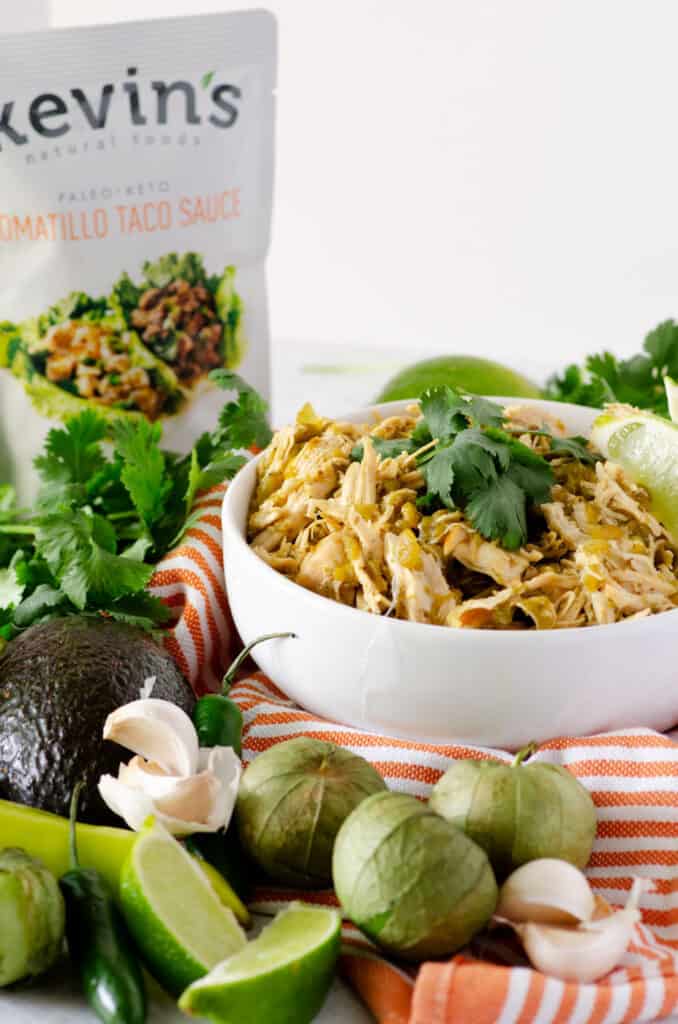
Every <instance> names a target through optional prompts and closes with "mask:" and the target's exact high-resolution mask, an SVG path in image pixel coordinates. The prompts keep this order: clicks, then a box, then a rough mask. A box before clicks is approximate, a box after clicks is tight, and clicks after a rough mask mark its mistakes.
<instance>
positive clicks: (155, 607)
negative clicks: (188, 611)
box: [106, 592, 172, 632]
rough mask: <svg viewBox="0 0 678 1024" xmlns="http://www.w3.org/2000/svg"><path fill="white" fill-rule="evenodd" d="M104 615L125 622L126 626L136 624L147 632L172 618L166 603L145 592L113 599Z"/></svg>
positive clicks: (152, 630)
mask: <svg viewBox="0 0 678 1024" xmlns="http://www.w3.org/2000/svg"><path fill="white" fill-rule="evenodd" d="M106 615H107V616H109V617H110V618H112V619H115V620H116V622H125V623H126V624H127V625H128V626H136V628H137V629H144V630H147V631H148V632H154V631H155V630H156V629H157V628H158V627H159V626H164V625H166V624H167V623H168V622H170V620H171V619H172V612H171V611H170V609H169V608H168V607H167V605H166V604H164V602H163V601H161V600H160V598H159V597H155V595H153V594H148V593H145V592H141V593H138V594H130V595H129V596H128V597H122V598H120V599H119V600H118V601H114V602H113V603H112V604H111V605H110V606H109V607H108V608H107V609H106Z"/></svg>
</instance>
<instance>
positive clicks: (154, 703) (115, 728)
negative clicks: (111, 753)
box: [104, 697, 198, 775]
mask: <svg viewBox="0 0 678 1024" xmlns="http://www.w3.org/2000/svg"><path fill="white" fill-rule="evenodd" d="M104 739H105V740H113V742H115V743H119V744H120V746H121V747H126V748H127V749H128V750H131V751H133V752H134V753H135V754H141V756H142V757H144V758H145V759H146V760H147V761H154V762H155V763H156V764H158V765H160V766H161V768H163V769H164V770H165V771H166V772H167V773H168V774H169V775H193V774H194V773H195V772H196V770H197V767H198V736H197V733H196V731H195V726H194V725H193V722H192V721H191V719H190V718H189V717H188V715H187V714H186V712H185V711H182V710H181V708H180V707H177V705H176V704H172V702H171V701H168V700H158V699H156V698H153V697H146V698H144V699H143V700H133V701H132V702H131V703H130V704H124V705H123V706H122V707H120V708H117V709H116V710H115V711H113V712H112V713H111V714H110V715H109V716H108V718H107V719H106V722H105V724H104Z"/></svg>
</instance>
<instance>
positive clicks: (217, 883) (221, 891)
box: [195, 857, 252, 928]
mask: <svg viewBox="0 0 678 1024" xmlns="http://www.w3.org/2000/svg"><path fill="white" fill-rule="evenodd" d="M195 859H196V861H197V863H198V867H199V868H200V870H201V871H202V872H203V874H204V875H206V876H207V881H208V882H209V883H210V885H211V886H212V888H213V889H214V891H215V893H216V894H217V896H218V897H219V899H220V900H221V902H222V903H223V904H224V906H225V907H229V908H230V910H232V911H233V913H234V914H235V916H236V917H237V919H238V921H240V924H241V925H243V927H244V928H249V927H250V925H251V924H252V918H251V917H250V913H249V910H248V909H247V907H246V906H245V904H244V903H243V902H242V900H241V899H240V897H239V896H238V895H237V893H235V892H234V890H233V889H232V888H231V885H230V883H229V882H227V881H226V879H225V878H224V876H223V875H222V874H221V872H220V871H217V869H216V868H215V867H214V865H213V864H210V862H209V861H208V860H203V859H202V858H201V857H196V858H195Z"/></svg>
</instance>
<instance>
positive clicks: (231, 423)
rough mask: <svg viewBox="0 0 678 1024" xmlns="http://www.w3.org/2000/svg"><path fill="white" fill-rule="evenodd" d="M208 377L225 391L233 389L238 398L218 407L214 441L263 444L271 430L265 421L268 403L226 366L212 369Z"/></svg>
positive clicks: (231, 444)
mask: <svg viewBox="0 0 678 1024" xmlns="http://www.w3.org/2000/svg"><path fill="white" fill-rule="evenodd" d="M209 376H210V380H211V381H213V382H214V383H215V384H216V385H217V387H219V388H222V389H223V390H224V391H236V392H237V395H238V400H237V401H236V402H228V403H227V404H226V405H225V406H224V408H223V409H222V410H221V414H220V416H219V428H218V430H217V431H216V436H215V439H214V444H215V445H222V446H223V447H227V448H251V447H252V446H254V447H256V448H265V447H266V445H267V444H269V443H270V441H271V438H272V436H273V434H272V433H271V428H270V426H269V424H268V417H267V413H268V405H267V403H266V402H265V401H264V400H263V398H262V397H261V395H259V393H258V392H257V391H255V390H254V388H252V387H251V386H250V385H249V384H248V383H247V381H245V380H243V378H242V377H240V376H238V374H237V373H231V372H230V371H229V370H212V372H211V373H210V375H209Z"/></svg>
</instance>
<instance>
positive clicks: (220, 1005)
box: [179, 903, 341, 1024]
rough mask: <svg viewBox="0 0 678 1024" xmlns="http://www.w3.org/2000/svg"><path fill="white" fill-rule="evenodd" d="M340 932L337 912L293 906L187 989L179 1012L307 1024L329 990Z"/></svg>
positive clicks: (237, 1022) (223, 1019)
mask: <svg viewBox="0 0 678 1024" xmlns="http://www.w3.org/2000/svg"><path fill="white" fill-rule="evenodd" d="M340 930H341V918H340V916H339V913H338V912H337V911H336V910H330V909H328V908H326V907H311V906H307V905H306V904H304V903H291V904H290V906H289V907H288V908H287V909H286V910H282V911H281V912H280V913H279V914H278V916H277V917H276V918H275V920H274V921H273V922H272V923H271V924H270V925H268V927H267V928H265V929H264V930H263V932H262V933H261V935H260V936H259V938H258V939H255V940H254V941H253V942H250V943H249V945H248V946H247V947H246V948H245V949H243V950H241V951H240V952H239V953H235V954H234V955H233V956H231V957H229V959H228V960H226V961H224V963H222V964H219V966H218V967H215V969H214V970H213V971H211V972H210V974H208V975H207V977H205V978H202V979H201V980H200V981H196V982H195V983H194V984H193V985H191V987H190V988H188V989H187V990H186V991H185V992H184V994H183V995H182V997H181V999H180V1000H179V1008H180V1009H182V1010H184V1012H185V1013H190V1014H194V1015H195V1016H198V1017H207V1018H208V1019H209V1020H212V1021H215V1022H219V1024H272V1022H273V1021H275V1024H309V1022H310V1021H312V1020H313V1018H314V1017H315V1015H316V1014H317V1013H318V1011H319V1010H320V1007H321V1006H322V1004H323V1002H324V1000H325V996H326V995H327V992H328V990H329V987H330V985H331V984H332V977H333V975H334V968H335V964H336V962H337V957H338V956H339V944H340Z"/></svg>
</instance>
